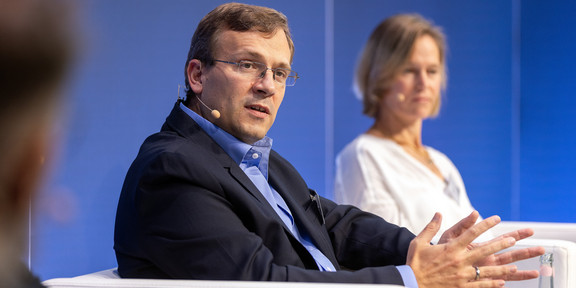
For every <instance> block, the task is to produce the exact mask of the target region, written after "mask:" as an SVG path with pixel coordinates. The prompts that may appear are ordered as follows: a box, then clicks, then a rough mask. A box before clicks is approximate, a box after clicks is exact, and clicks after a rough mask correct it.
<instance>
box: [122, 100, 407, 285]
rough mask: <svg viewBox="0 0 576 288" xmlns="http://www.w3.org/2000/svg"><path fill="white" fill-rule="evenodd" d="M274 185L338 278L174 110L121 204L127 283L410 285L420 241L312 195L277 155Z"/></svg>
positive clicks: (133, 173) (130, 178) (146, 149)
mask: <svg viewBox="0 0 576 288" xmlns="http://www.w3.org/2000/svg"><path fill="white" fill-rule="evenodd" d="M269 175H270V176H269V181H270V183H271V185H272V186H273V187H274V189H276V191H278V193H280V195H282V197H283V198H284V200H285V201H286V203H287V205H288V206H289V207H290V210H291V211H292V214H293V216H294V219H295V221H296V224H297V225H298V227H299V229H305V230H306V231H307V232H308V234H309V235H310V237H311V240H312V242H314V244H316V246H317V247H318V249H320V250H321V251H322V252H323V253H324V255H326V256H327V257H328V259H330V261H332V263H333V264H334V266H335V267H336V269H338V271H337V272H321V271H318V267H317V265H316V263H315V261H314V259H313V258H312V257H311V256H310V254H309V253H308V251H307V250H306V249H305V248H304V247H303V246H302V245H301V244H300V242H298V240H297V239H296V238H294V237H293V236H292V234H291V233H290V231H289V230H288V228H287V227H285V225H284V223H283V222H282V220H281V219H280V218H279V216H278V215H277V214H276V212H275V211H274V210H273V209H272V207H271V206H270V205H269V204H268V202H267V201H266V199H265V198H264V197H263V196H262V194H261V193H260V192H259V191H258V189H257V188H256V187H255V186H254V184H253V183H252V182H251V181H250V179H249V178H248V177H247V176H246V174H244V172H243V171H242V170H241V169H240V167H239V166H238V164H236V163H235V162H234V161H233V160H232V159H231V158H230V157H229V156H228V155H227V154H226V153H225V152H224V150H222V149H221V148H220V146H219V145H218V144H216V142H214V141H213V140H212V138H210V137H209V136H208V135H207V134H206V133H205V132H204V131H203V130H202V129H201V128H200V127H199V126H198V125H197V124H196V122H194V121H193V120H192V119H191V118H190V117H189V116H188V115H187V114H186V113H185V112H184V111H182V110H181V109H180V107H179V104H178V103H177V104H176V105H175V107H174V109H173V110H172V112H171V113H170V115H169V116H168V118H167V119H166V122H165V123H164V125H163V127H162V130H161V131H160V132H158V133H156V134H153V135H151V136H150V137H148V138H147V139H146V140H145V141H144V143H143V144H142V147H141V148H140V151H139V153H138V156H137V157H136V159H135V160H134V162H133V163H132V166H131V167H130V169H129V171H128V173H127V175H126V179H125V182H124V186H123V188H122V193H121V195H120V200H119V203H118V210H117V215H116V226H115V233H114V249H115V251H116V258H117V261H118V271H119V273H120V276H122V277H127V278H176V279H212V280H269V281H306V282H353V283H386V284H403V283H402V278H401V277H400V274H399V272H398V270H397V269H396V268H395V267H394V265H403V264H405V262H406V255H407V252H408V246H409V244H410V241H411V240H412V239H413V238H414V235H413V234H412V233H410V232H409V231H408V230H406V229H404V228H400V227H397V226H396V225H393V224H390V223H388V222H386V221H384V220H383V219H382V218H379V217H377V216H375V215H373V214H370V213H367V212H363V211H361V210H359V209H357V208H355V207H353V206H346V205H337V204H336V203H334V202H332V201H330V200H328V199H326V198H323V197H320V196H318V195H317V194H316V192H314V191H313V190H310V189H309V188H308V186H307V185H306V183H305V181H304V180H303V179H302V177H301V176H300V174H299V173H298V172H297V171H296V169H295V168H294V167H293V166H292V165H291V164H290V163H289V162H288V161H286V160H285V159H284V158H282V157H281V156H280V155H279V154H278V153H276V152H275V151H274V150H273V151H272V152H271V154H270V163H269Z"/></svg>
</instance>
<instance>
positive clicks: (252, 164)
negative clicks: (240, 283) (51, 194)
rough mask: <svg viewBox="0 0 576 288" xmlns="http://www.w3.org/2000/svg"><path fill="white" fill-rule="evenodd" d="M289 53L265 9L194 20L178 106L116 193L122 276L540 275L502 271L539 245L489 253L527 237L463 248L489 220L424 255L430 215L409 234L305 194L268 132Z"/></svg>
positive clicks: (495, 280) (452, 233)
mask: <svg viewBox="0 0 576 288" xmlns="http://www.w3.org/2000/svg"><path fill="white" fill-rule="evenodd" d="M293 54H294V45H293V43H292V39H291V37H290V31H289V29H288V24H287V20H286V18H285V16H284V15H283V14H281V13H279V12H277V11H275V10H273V9H269V8H264V7H258V6H251V5H244V4H238V3H230V4H224V5H221V6H219V7H217V8H216V9H214V10H213V11H212V12H210V13H209V14H207V15H206V16H205V17H204V18H203V19H202V21H201V22H200V23H199V24H198V28H197V29H196V32H195V34H194V36H193V37H192V41H191V45H190V51H189V54H188V59H187V61H186V66H185V79H186V98H185V99H179V101H178V102H177V103H176V105H175V107H174V108H173V110H172V112H171V114H170V115H169V116H168V118H167V120H166V122H165V124H164V125H163V127H162V130H161V131H160V132H159V133H156V134H154V135H152V136H150V137H148V139H146V141H145V142H144V144H143V145H142V147H141V149H140V152H139V154H138V156H137V158H136V159H135V160H134V163H133V164H132V166H131V168H130V170H129V171H128V174H127V176H126V180H125V182H124V187H123V188H122V194H121V196H120V200H119V204H118V211H117V216H116V227H115V238H114V242H115V244H114V249H115V250H116V257H117V260H118V271H119V273H120V275H121V276H122V277H128V278H179V279H213V280H267V281H305V282H353V283H388V284H404V285H406V286H409V287H418V286H419V287H460V286H463V285H464V284H467V283H468V281H482V285H484V286H482V287H499V286H498V285H501V284H503V283H504V281H503V279H512V278H513V279H516V280H521V279H528V278H533V277H536V276H537V275H538V274H537V272H536V271H516V269H515V268H514V267H513V266H506V264H508V263H511V262H513V261H516V260H519V259H525V258H528V257H534V256H536V255H540V254H542V253H543V251H542V249H523V250H517V251H516V252H508V253H504V254H502V255H501V256H495V255H494V253H495V252H497V251H500V250H502V249H504V248H507V247H510V246H512V245H514V241H515V240H518V239H522V238H526V237H528V236H530V235H531V234H532V231H531V230H522V231H516V232H514V233H511V234H510V235H508V236H509V237H502V238H500V239H498V240H495V241H493V242H492V243H486V244H485V245H481V246H480V245H477V244H471V242H472V240H473V239H474V238H475V237H477V236H478V235H480V234H481V233H483V232H484V231H486V230H487V229H489V228H490V227H492V226H494V225H496V224H497V222H498V218H497V217H492V218H487V219H486V220H484V221H482V222H480V223H479V224H476V225H475V224H474V223H475V221H476V219H477V217H478V214H477V213H473V214H471V215H470V216H469V217H467V218H466V219H464V220H463V221H462V222H461V223H459V224H458V225H456V226H455V227H454V228H453V229H451V230H449V231H448V232H446V233H445V234H444V235H443V237H442V239H441V243H443V244H440V245H434V246H431V245H430V240H431V239H432V237H433V236H434V234H435V233H436V231H438V228H439V223H440V221H441V217H440V216H439V215H437V217H435V218H434V219H433V220H432V222H431V224H430V225H429V227H428V228H427V229H426V230H425V231H423V232H422V233H421V234H420V235H419V236H418V237H415V236H414V235H413V234H411V233H410V232H409V231H408V230H406V229H403V228H400V227H397V226H395V225H392V224H389V223H387V222H386V221H384V220H383V219H381V218H379V217H377V216H374V215H372V214H369V213H366V212H363V211H360V210H359V209H357V208H354V207H351V206H342V205H337V204H335V203H334V202H332V201H330V200H327V199H325V198H322V197H319V196H318V195H317V194H316V192H314V191H313V190H311V189H309V188H308V187H307V185H306V183H305V182H304V180H303V179H302V177H301V176H300V175H299V174H298V172H297V171H296V170H295V169H294V167H292V165H290V163H289V162H288V161H286V160H285V159H284V158H282V157H281V156H280V155H278V154H277V153H276V152H275V151H274V150H272V149H271V146H272V139H270V138H268V137H267V136H266V133H267V132H268V130H269V129H270V127H271V126H272V124H273V123H274V119H275V118H276V113H277V112H278V108H279V107H280V104H281V102H282V99H283V97H284V92H285V89H286V86H291V85H294V84H295V81H296V79H297V78H298V74H297V73H296V72H294V71H292V68H291V63H292V57H293ZM472 226H474V228H473V229H470V228H471V227H472ZM478 267H479V268H478ZM416 283H418V284H416ZM478 284H479V283H478ZM475 287H481V286H475Z"/></svg>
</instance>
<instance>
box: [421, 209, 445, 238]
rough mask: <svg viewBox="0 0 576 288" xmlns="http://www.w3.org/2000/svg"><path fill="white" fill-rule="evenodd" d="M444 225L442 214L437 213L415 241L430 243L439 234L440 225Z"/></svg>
mask: <svg viewBox="0 0 576 288" xmlns="http://www.w3.org/2000/svg"><path fill="white" fill-rule="evenodd" d="M441 224H442V214H440V213H438V212H436V213H435V214H434V217H433V218H432V220H431V221H430V222H429V223H428V224H427V225H426V227H424V229H423V230H422V232H420V234H418V236H416V238H415V240H416V239H417V241H423V242H424V241H425V242H426V243H430V242H431V241H432V238H434V236H435V235H436V233H438V230H440V225H441Z"/></svg>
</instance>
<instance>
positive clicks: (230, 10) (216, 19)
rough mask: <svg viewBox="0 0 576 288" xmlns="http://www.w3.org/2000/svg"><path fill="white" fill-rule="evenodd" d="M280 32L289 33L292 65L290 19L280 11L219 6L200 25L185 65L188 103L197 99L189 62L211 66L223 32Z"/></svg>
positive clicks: (228, 5)
mask: <svg viewBox="0 0 576 288" xmlns="http://www.w3.org/2000/svg"><path fill="white" fill-rule="evenodd" d="M277 29H282V30H283V31H284V33H285V34H286V40H287V41H288V46H289V48H290V52H291V54H290V62H292V58H293V56H294V43H293V41H292V36H291V35H290V29H289V27H288V19H287V18H286V16H285V15H284V14H282V13H281V12H278V11H276V10H274V9H272V8H267V7H261V6H254V5H248V4H240V3H227V4H223V5H220V6H218V7H216V8H215V9H214V10H212V11H211V12H210V13H208V14H206V16H204V18H202V20H201V21H200V23H199V24H198V27H197V28H196V32H194V36H192V40H191V42H190V50H189V51H188V59H186V65H185V66H184V75H185V82H186V96H187V97H186V98H187V100H189V99H190V98H191V97H190V96H194V92H193V91H192V89H190V84H189V83H188V74H187V73H186V70H187V68H188V63H189V62H190V60H192V59H198V60H200V61H202V63H204V64H205V65H211V64H212V61H211V60H212V51H213V50H214V45H215V43H216V40H217V39H218V35H219V34H220V33H221V32H222V31H225V30H232V31H238V32H246V31H258V32H262V33H265V34H272V33H275V32H276V30H277Z"/></svg>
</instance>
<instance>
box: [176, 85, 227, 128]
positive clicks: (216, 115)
mask: <svg viewBox="0 0 576 288" xmlns="http://www.w3.org/2000/svg"><path fill="white" fill-rule="evenodd" d="M194 96H196V99H198V101H199V102H200V103H202V105H204V107H206V109H208V110H210V115H212V117H214V119H220V111H218V110H216V109H210V107H208V106H207V105H206V104H204V102H202V100H200V98H199V97H198V95H194ZM178 100H179V101H184V98H180V84H178Z"/></svg>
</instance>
